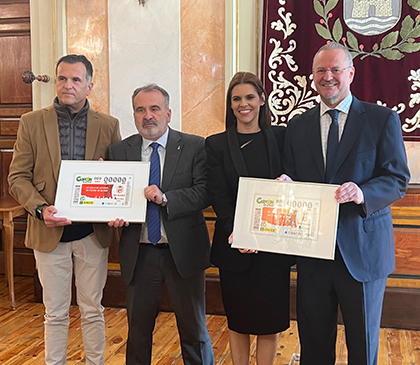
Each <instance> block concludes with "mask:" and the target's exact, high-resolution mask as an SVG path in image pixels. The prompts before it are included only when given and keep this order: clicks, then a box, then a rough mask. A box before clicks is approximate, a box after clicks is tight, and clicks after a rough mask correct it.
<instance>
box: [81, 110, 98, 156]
mask: <svg viewBox="0 0 420 365" xmlns="http://www.w3.org/2000/svg"><path fill="white" fill-rule="evenodd" d="M100 127H101V126H100V122H99V117H98V113H97V112H96V111H94V110H92V109H91V108H89V110H88V114H87V126H86V149H85V160H93V156H94V154H95V148H96V145H97V143H98V138H99V131H100Z"/></svg>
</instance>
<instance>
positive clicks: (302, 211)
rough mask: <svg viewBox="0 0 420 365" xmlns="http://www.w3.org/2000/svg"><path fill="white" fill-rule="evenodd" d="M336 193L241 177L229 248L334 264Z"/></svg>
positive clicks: (327, 187)
mask: <svg viewBox="0 0 420 365" xmlns="http://www.w3.org/2000/svg"><path fill="white" fill-rule="evenodd" d="M337 188H338V185H329V184H314V183H301V182H280V181H276V180H267V179H255V178H243V177H241V178H240V180H239V190H238V199H237V204H236V213H235V223H234V230H233V244H232V247H234V248H249V249H256V250H259V251H267V252H275V253H283V254H289V255H298V256H307V257H316V258H323V259H331V260H332V259H334V252H335V240H336V234H337V222H338V203H337V201H336V200H335V198H334V195H335V190H336V189H337Z"/></svg>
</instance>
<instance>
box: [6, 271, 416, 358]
mask: <svg viewBox="0 0 420 365" xmlns="http://www.w3.org/2000/svg"><path fill="white" fill-rule="evenodd" d="M15 286H16V303H17V310H16V311H10V310H9V301H8V295H7V287H6V283H5V280H4V276H3V275H0V364H4V365H42V364H44V343H43V311H44V308H43V305H42V304H38V303H34V301H33V282H32V279H31V278H25V277H16V278H15ZM105 321H106V336H107V343H106V349H105V359H106V361H105V364H106V365H123V364H124V363H125V344H126V340H127V321H126V312H125V310H124V309H121V308H106V309H105ZM207 326H208V329H209V332H210V336H211V339H212V343H213V349H214V355H215V359H216V364H218V365H231V364H232V361H231V359H230V353H229V343H228V331H227V326H226V319H225V317H224V316H216V315H209V316H207ZM251 350H252V354H253V356H252V359H251V364H252V365H255V364H256V361H255V356H254V355H255V341H254V342H253V343H252V349H251ZM298 352H299V343H298V334H297V328H296V322H292V325H291V327H290V329H289V330H288V331H286V332H284V333H282V334H281V336H280V338H279V341H278V347H277V356H276V360H275V365H289V364H290V360H291V358H292V356H293V354H294V353H298ZM346 356H347V354H346V346H345V341H344V329H343V327H342V326H340V327H339V330H338V339H337V363H336V364H337V365H343V364H347V362H346V360H345V359H346ZM84 363H85V360H84V350H83V344H82V334H81V329H80V317H79V311H78V308H77V307H72V308H71V310H70V332H69V347H68V364H69V365H76V364H84ZM171 364H177V365H181V364H183V362H182V358H181V354H180V346H179V338H178V335H177V329H176V323H175V318H174V315H173V314H172V313H161V314H160V315H159V317H158V319H157V323H156V328H155V333H154V345H153V365H171ZM295 364H298V362H295ZM379 365H420V331H419V332H416V331H406V330H395V329H382V330H381V338H380V351H379Z"/></svg>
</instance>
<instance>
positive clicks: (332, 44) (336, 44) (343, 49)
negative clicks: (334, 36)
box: [313, 42, 353, 67]
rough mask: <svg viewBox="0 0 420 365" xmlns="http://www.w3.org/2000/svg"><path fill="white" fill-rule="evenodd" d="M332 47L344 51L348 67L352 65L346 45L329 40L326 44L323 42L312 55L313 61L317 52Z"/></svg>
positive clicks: (328, 49) (329, 49) (330, 49)
mask: <svg viewBox="0 0 420 365" xmlns="http://www.w3.org/2000/svg"><path fill="white" fill-rule="evenodd" d="M334 49H341V50H342V51H344V53H345V54H346V58H347V64H348V65H349V67H353V57H352V55H351V53H350V51H349V50H348V48H347V47H345V46H343V45H342V44H340V43H337V42H330V43H327V44H324V45H323V46H322V47H321V48H320V49H319V50H318V51H317V52H316V53H315V56H314V58H313V59H314V61H315V57H316V56H318V54H319V52H321V51H332V50H334Z"/></svg>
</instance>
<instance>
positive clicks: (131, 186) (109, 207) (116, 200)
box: [54, 160, 149, 222]
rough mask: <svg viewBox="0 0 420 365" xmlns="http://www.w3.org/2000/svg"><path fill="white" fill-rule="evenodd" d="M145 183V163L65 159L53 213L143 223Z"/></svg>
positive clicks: (87, 219)
mask: <svg viewBox="0 0 420 365" xmlns="http://www.w3.org/2000/svg"><path fill="white" fill-rule="evenodd" d="M148 182H149V163H148V162H140V161H139V162H134V161H74V160H72V161H67V160H64V161H62V162H61V168H60V176H59V179H58V186H57V193H56V197H55V203H54V206H55V207H56V208H57V210H58V213H57V214H56V216H57V217H66V218H68V219H70V220H71V221H75V222H109V221H111V220H114V219H116V218H122V219H124V220H125V221H127V222H144V221H145V220H146V207H147V201H146V199H145V197H144V188H145V187H146V186H148Z"/></svg>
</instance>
